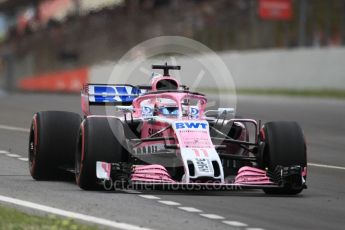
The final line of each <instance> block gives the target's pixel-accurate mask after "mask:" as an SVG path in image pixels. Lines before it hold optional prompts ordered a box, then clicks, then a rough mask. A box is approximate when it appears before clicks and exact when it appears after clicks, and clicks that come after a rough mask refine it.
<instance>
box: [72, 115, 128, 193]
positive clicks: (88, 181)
mask: <svg viewBox="0 0 345 230" xmlns="http://www.w3.org/2000/svg"><path fill="white" fill-rule="evenodd" d="M124 145H125V134H124V128H123V124H122V122H121V121H120V120H118V119H116V118H105V117H89V118H86V119H85V120H84V121H83V122H82V124H81V126H80V131H79V138H78V142H77V151H76V154H75V158H76V160H75V178H76V183H77V184H78V185H79V187H80V188H82V189H84V190H97V189H100V188H101V186H100V185H99V184H98V183H97V177H96V162H97V161H103V162H108V163H117V162H126V161H127V158H128V154H127V151H126V148H124Z"/></svg>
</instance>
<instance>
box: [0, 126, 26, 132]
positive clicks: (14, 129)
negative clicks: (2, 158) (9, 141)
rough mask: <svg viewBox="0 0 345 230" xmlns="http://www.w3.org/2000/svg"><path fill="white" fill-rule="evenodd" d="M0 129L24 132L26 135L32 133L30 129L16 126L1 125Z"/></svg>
mask: <svg viewBox="0 0 345 230" xmlns="http://www.w3.org/2000/svg"><path fill="white" fill-rule="evenodd" d="M0 129H4V130H9V131H18V132H24V133H29V132H30V129H24V128H20V127H15V126H9V125H0Z"/></svg>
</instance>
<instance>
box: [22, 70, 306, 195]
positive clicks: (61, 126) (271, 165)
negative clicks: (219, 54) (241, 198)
mask: <svg viewBox="0 0 345 230" xmlns="http://www.w3.org/2000/svg"><path fill="white" fill-rule="evenodd" d="M153 69H162V70H164V74H163V75H161V74H153V77H152V80H151V84H150V85H149V86H132V85H128V84H116V85H104V84H88V85H86V86H85V87H84V89H83V91H82V94H81V100H82V111H83V118H81V117H80V115H79V114H75V113H71V112H61V111H44V112H38V113H36V114H35V115H34V117H33V121H32V125H31V132H30V140H29V166H30V173H31V175H32V177H33V178H34V179H36V180H48V179H52V178H56V177H57V175H59V174H60V172H61V171H62V170H64V171H69V172H74V173H75V179H76V182H77V184H78V185H79V186H80V188H82V189H85V190H95V189H99V188H110V187H112V188H115V189H116V188H118V187H123V186H126V188H127V187H130V188H138V189H142V188H143V187H147V186H148V187H150V188H151V187H152V188H189V189H199V188H202V189H203V188H210V189H221V190H230V189H251V188H252V189H263V190H264V191H265V192H266V193H269V194H298V193H300V192H301V191H302V190H303V189H304V188H306V176H307V160H306V144H305V139H304V135H303V132H302V130H301V128H300V126H299V125H298V124H297V123H296V122H268V123H266V124H265V125H263V126H262V127H260V125H259V124H258V123H257V122H256V121H255V120H253V119H240V118H236V117H235V116H234V115H233V114H234V111H233V109H231V108H219V109H217V110H209V111H206V105H207V99H206V97H205V96H204V95H203V94H200V93H196V92H191V91H189V90H188V88H187V87H186V86H182V85H180V83H179V82H178V81H177V80H176V79H175V78H173V77H171V76H170V75H169V70H178V69H180V66H169V65H167V64H165V65H153ZM94 106H103V108H107V113H106V114H107V115H95V114H93V113H91V108H92V107H94ZM251 139H253V140H251Z"/></svg>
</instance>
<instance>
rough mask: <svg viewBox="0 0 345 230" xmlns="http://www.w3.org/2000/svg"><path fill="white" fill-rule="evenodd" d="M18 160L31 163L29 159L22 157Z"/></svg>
mask: <svg viewBox="0 0 345 230" xmlns="http://www.w3.org/2000/svg"><path fill="white" fill-rule="evenodd" d="M18 160H21V161H29V159H28V158H27V157H20V158H18Z"/></svg>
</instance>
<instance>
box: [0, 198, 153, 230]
mask: <svg viewBox="0 0 345 230" xmlns="http://www.w3.org/2000/svg"><path fill="white" fill-rule="evenodd" d="M0 201H2V202H6V203H10V204H15V205H19V206H22V207H27V208H31V209H35V210H39V211H43V212H47V213H51V214H54V215H58V216H63V217H67V218H73V219H78V220H82V221H86V222H91V223H94V224H99V225H103V226H108V227H112V228H118V229H128V230H150V228H144V227H140V226H136V225H133V224H127V223H122V222H117V221H112V220H107V219H103V218H98V217H95V216H89V215H84V214H81V213H76V212H70V211H66V210H62V209H57V208H53V207H49V206H45V205H41V204H36V203H33V202H29V201H24V200H19V199H15V198H11V197H7V196H1V195H0Z"/></svg>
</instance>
